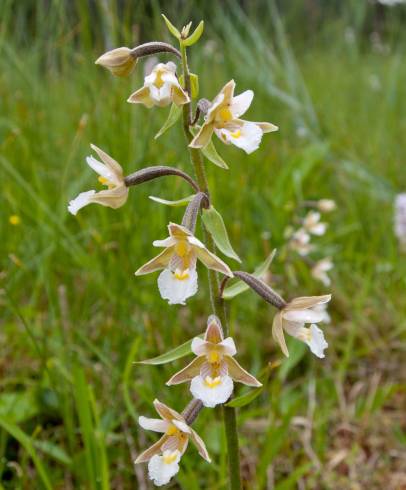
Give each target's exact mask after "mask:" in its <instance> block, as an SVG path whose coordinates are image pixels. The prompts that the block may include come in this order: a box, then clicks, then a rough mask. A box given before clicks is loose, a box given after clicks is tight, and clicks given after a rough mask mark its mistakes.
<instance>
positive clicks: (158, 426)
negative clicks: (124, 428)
mask: <svg viewBox="0 0 406 490" xmlns="http://www.w3.org/2000/svg"><path fill="white" fill-rule="evenodd" d="M138 423H139V424H140V426H141V427H142V428H143V429H146V430H153V431H154V432H166V431H167V430H168V427H169V422H168V421H167V420H161V419H150V418H148V417H144V416H142V415H141V417H139V418H138Z"/></svg>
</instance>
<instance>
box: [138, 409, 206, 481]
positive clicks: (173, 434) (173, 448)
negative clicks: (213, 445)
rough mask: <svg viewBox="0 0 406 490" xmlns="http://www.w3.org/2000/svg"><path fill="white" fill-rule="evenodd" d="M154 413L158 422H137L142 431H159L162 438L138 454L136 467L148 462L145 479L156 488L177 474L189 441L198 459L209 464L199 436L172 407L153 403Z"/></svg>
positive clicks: (149, 420)
mask: <svg viewBox="0 0 406 490" xmlns="http://www.w3.org/2000/svg"><path fill="white" fill-rule="evenodd" d="M154 407H155V410H156V411H157V412H158V414H159V416H160V417H161V418H160V419H150V418H147V417H142V416H141V417H140V418H139V419H138V422H139V424H140V426H141V427H142V428H143V429H146V430H152V431H154V432H161V433H163V434H164V435H163V436H162V437H161V438H160V439H159V441H157V442H156V443H155V444H153V445H152V446H151V447H150V448H148V449H147V450H145V451H144V452H143V453H141V454H140V455H139V456H138V458H137V459H136V460H135V461H134V463H135V464H138V463H144V462H147V461H148V476H149V478H150V479H151V480H152V481H153V482H154V484H155V485H156V486H161V485H166V484H167V483H169V481H170V479H171V478H172V477H173V476H174V475H176V473H177V472H178V471H179V461H180V458H181V457H182V455H183V453H184V452H185V451H186V448H187V446H188V443H189V439H191V440H192V442H193V443H194V445H195V446H196V448H197V450H198V452H199V454H200V456H201V457H202V458H204V459H205V460H206V461H208V462H209V463H210V462H211V461H210V457H209V455H208V453H207V449H206V446H205V444H204V442H203V441H202V439H201V438H200V437H199V436H198V434H197V433H196V432H195V431H194V430H193V429H192V428H191V427H190V426H189V425H188V424H187V422H186V420H185V419H184V418H183V417H182V415H181V414H180V413H178V412H176V411H175V410H173V409H172V408H169V407H168V406H166V405H164V404H163V403H161V402H160V401H159V400H154Z"/></svg>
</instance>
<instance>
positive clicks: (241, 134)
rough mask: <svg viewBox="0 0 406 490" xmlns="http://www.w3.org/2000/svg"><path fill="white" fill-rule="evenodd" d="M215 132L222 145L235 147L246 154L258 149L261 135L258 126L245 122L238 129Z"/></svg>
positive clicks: (231, 128)
mask: <svg viewBox="0 0 406 490" xmlns="http://www.w3.org/2000/svg"><path fill="white" fill-rule="evenodd" d="M215 131H216V134H217V136H218V137H219V138H220V139H221V140H222V141H223V143H227V144H232V145H234V146H237V147H238V148H241V149H242V150H244V151H245V152H246V153H248V154H249V153H252V152H253V151H255V150H257V149H258V148H259V144H260V143H261V139H262V134H263V133H262V130H261V128H260V127H259V126H257V125H256V124H255V123H252V122H247V121H244V123H243V124H242V126H240V127H230V129H227V128H222V129H215Z"/></svg>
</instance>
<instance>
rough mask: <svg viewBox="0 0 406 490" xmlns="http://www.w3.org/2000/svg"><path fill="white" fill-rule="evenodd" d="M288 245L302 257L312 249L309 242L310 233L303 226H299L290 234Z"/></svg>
mask: <svg viewBox="0 0 406 490" xmlns="http://www.w3.org/2000/svg"><path fill="white" fill-rule="evenodd" d="M289 247H290V248H291V249H292V250H294V251H295V252H297V253H298V254H299V255H301V256H302V257H304V256H305V255H308V254H309V253H310V252H311V251H312V250H313V245H312V244H311V243H310V235H309V234H308V233H307V232H306V231H305V230H304V229H303V228H299V230H297V231H295V232H294V233H293V234H292V235H291V238H290V241H289Z"/></svg>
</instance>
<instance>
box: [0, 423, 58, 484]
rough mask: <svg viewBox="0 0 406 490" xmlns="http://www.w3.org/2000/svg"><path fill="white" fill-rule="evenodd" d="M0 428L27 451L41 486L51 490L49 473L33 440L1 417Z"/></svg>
mask: <svg viewBox="0 0 406 490" xmlns="http://www.w3.org/2000/svg"><path fill="white" fill-rule="evenodd" d="M0 427H2V428H3V429H4V430H5V431H6V432H8V433H9V434H10V435H11V436H12V437H14V439H15V440H16V441H18V442H19V444H20V445H21V446H22V447H23V448H24V449H25V450H26V451H27V453H28V454H29V455H30V457H31V459H32V460H33V462H34V464H35V467H36V469H37V472H38V475H39V478H40V479H41V481H42V484H43V485H44V487H45V488H46V489H47V490H52V488H53V487H52V485H51V480H50V478H49V473H48V472H47V470H46V468H45V466H44V464H43V463H42V461H41V458H40V457H39V456H38V454H37V452H36V451H35V449H34V446H33V439H32V438H31V437H30V436H28V435H27V434H26V433H25V432H23V431H22V430H21V429H20V428H19V427H18V426H17V425H14V424H12V423H11V422H9V421H8V420H6V419H5V418H3V417H2V416H0Z"/></svg>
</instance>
